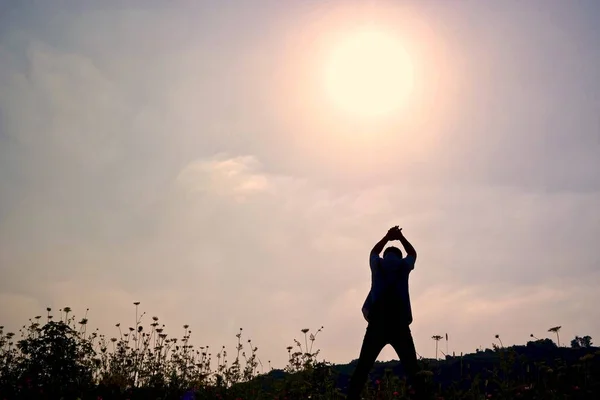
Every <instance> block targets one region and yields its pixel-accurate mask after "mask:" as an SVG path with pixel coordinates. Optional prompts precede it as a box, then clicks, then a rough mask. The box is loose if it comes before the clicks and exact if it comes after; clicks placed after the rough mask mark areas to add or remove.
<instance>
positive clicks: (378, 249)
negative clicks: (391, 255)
mask: <svg viewBox="0 0 600 400" xmlns="http://www.w3.org/2000/svg"><path fill="white" fill-rule="evenodd" d="M396 229H398V227H397V226H394V227H392V228H390V229H389V230H388V231H387V233H386V234H385V236H384V237H383V238H382V239H381V240H380V241H379V242H377V244H375V246H373V249H372V250H371V255H372V256H373V255H379V253H381V252H382V251H383V248H384V247H385V245H386V244H387V242H389V241H390V240H392V237H393V234H394V232H395V230H396Z"/></svg>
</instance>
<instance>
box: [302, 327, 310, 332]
mask: <svg viewBox="0 0 600 400" xmlns="http://www.w3.org/2000/svg"><path fill="white" fill-rule="evenodd" d="M309 330H310V329H306V328H304V329H302V331H301V332H302V333H307V332H308V331H309Z"/></svg>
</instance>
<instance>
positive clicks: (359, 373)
mask: <svg viewBox="0 0 600 400" xmlns="http://www.w3.org/2000/svg"><path fill="white" fill-rule="evenodd" d="M388 321H389V320H388ZM388 344H391V345H392V347H393V348H394V350H395V351H396V354H398V357H399V358H400V361H401V362H402V366H403V367H404V371H405V372H406V375H407V378H408V381H409V382H410V381H412V380H413V379H414V376H415V374H416V373H417V371H418V364H417V353H416V351H415V344H414V341H413V338H412V334H411V332H410V328H409V326H408V325H407V324H402V323H390V322H386V321H371V322H370V323H369V325H368V326H367V332H366V333H365V337H364V339H363V344H362V348H361V350H360V357H359V359H358V364H357V365H356V369H355V370H354V374H353V375H352V378H351V379H350V385H349V387H348V397H347V399H348V400H358V399H360V393H361V392H362V390H363V388H364V386H365V382H366V381H367V379H368V377H369V372H370V371H371V368H372V367H373V364H375V361H376V360H377V357H378V356H379V353H380V352H381V350H383V348H384V347H385V346H386V345H388Z"/></svg>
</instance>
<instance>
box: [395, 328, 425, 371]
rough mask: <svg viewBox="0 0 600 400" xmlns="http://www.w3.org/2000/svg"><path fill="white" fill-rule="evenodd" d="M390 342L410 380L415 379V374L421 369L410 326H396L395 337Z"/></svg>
mask: <svg viewBox="0 0 600 400" xmlns="http://www.w3.org/2000/svg"><path fill="white" fill-rule="evenodd" d="M390 344H391V345H392V347H393V348H394V350H395V351H396V354H398V357H399V358H400V362H401V363H402V366H403V367H404V371H405V372H406V376H407V378H408V382H412V381H414V378H415V375H416V374H417V372H418V371H419V364H418V363H417V352H416V350H415V342H414V341H413V337H412V334H411V332H410V327H409V326H408V325H404V326H398V327H396V328H395V329H394V333H393V337H392V338H390Z"/></svg>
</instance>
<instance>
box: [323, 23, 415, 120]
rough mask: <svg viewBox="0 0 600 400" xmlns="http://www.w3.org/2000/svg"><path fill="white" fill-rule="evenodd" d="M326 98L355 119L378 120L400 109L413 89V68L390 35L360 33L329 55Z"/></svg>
mask: <svg viewBox="0 0 600 400" xmlns="http://www.w3.org/2000/svg"><path fill="white" fill-rule="evenodd" d="M325 86H326V91H327V94H328V95H329V97H330V99H331V100H332V101H333V103H334V104H335V105H336V106H337V107H338V108H340V109H342V110H344V111H346V112H349V113H352V114H354V115H357V116H366V117H372V116H381V115H384V114H389V113H392V112H394V111H397V110H398V109H400V108H401V107H402V106H403V105H404V104H405V103H406V101H407V99H408V97H409V94H410V92H411V90H412V87H413V66H412V62H411V59H410V57H409V56H408V54H407V52H406V51H405V49H404V47H403V46H402V44H401V43H400V41H399V40H398V38H396V37H394V36H393V35H392V34H389V33H387V32H383V31H377V30H363V31H360V32H358V33H355V34H354V35H351V36H349V37H347V38H346V40H345V41H342V43H340V44H339V45H338V46H337V47H335V48H334V49H333V51H332V52H331V57H330V59H329V62H328V64H327V67H326V73H325Z"/></svg>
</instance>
